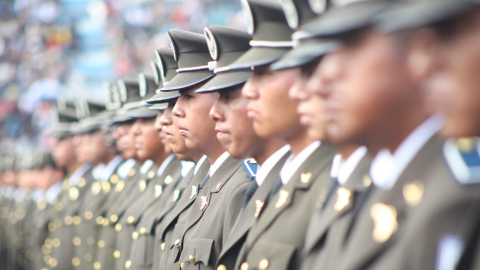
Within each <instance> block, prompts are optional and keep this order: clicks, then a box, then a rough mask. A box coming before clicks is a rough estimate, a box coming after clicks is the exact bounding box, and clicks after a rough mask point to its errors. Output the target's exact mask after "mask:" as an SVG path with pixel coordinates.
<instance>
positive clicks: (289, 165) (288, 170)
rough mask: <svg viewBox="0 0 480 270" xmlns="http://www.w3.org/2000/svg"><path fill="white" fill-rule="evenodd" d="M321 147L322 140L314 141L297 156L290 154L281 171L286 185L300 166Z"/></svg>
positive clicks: (281, 176)
mask: <svg viewBox="0 0 480 270" xmlns="http://www.w3.org/2000/svg"><path fill="white" fill-rule="evenodd" d="M318 147H320V141H314V142H313V143H311V144H310V145H309V146H307V147H306V148H305V149H303V150H302V152H300V153H299V154H298V155H297V156H293V154H292V155H290V156H289V157H288V159H287V161H285V164H284V165H283V168H282V170H281V171H280V178H282V183H283V184H284V185H286V184H287V183H288V181H290V178H292V176H293V174H294V173H295V172H296V171H297V170H298V168H300V166H301V165H302V164H303V162H305V160H307V158H308V157H309V156H310V155H311V154H312V153H313V152H314V151H315V150H317V148H318Z"/></svg>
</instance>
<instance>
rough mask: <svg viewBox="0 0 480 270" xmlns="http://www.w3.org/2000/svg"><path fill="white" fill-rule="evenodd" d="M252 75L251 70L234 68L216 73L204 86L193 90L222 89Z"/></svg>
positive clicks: (203, 91) (201, 91)
mask: <svg viewBox="0 0 480 270" xmlns="http://www.w3.org/2000/svg"><path fill="white" fill-rule="evenodd" d="M252 75H253V72H252V71H251V70H245V69H244V70H235V71H229V72H222V73H217V75H216V76H215V77H213V78H212V79H211V80H210V81H208V82H207V83H206V84H205V85H204V86H202V87H201V88H200V89H198V90H197V91H195V93H209V92H216V91H220V90H224V89H227V88H230V87H234V86H237V85H239V84H242V83H245V82H246V81H248V79H250V78H251V77H252Z"/></svg>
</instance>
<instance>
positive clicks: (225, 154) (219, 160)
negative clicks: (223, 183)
mask: <svg viewBox="0 0 480 270" xmlns="http://www.w3.org/2000/svg"><path fill="white" fill-rule="evenodd" d="M229 156H230V154H229V153H228V152H227V151H225V152H223V154H222V155H221V156H219V157H218V158H217V160H215V162H214V163H213V164H212V166H211V167H210V171H209V172H208V173H209V174H210V177H212V176H213V174H214V173H215V172H216V171H217V170H218V168H220V166H222V164H223V162H225V160H227V158H228V157H229Z"/></svg>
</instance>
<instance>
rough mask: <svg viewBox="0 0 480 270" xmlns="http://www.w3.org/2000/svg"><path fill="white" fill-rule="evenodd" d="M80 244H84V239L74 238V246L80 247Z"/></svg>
mask: <svg viewBox="0 0 480 270" xmlns="http://www.w3.org/2000/svg"><path fill="white" fill-rule="evenodd" d="M80 244H82V239H80V237H74V238H73V245H75V246H77V247H78V246H80Z"/></svg>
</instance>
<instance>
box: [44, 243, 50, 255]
mask: <svg viewBox="0 0 480 270" xmlns="http://www.w3.org/2000/svg"><path fill="white" fill-rule="evenodd" d="M51 251H52V249H51V248H50V247H47V246H46V245H43V246H42V252H43V254H45V255H47V254H50V252H51Z"/></svg>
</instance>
